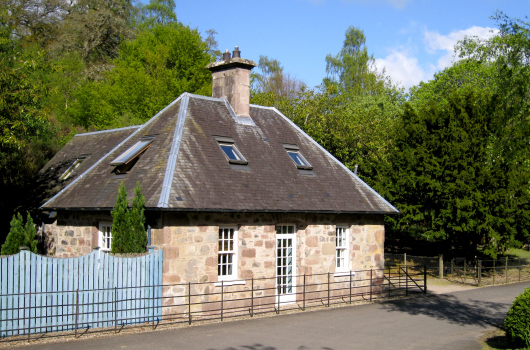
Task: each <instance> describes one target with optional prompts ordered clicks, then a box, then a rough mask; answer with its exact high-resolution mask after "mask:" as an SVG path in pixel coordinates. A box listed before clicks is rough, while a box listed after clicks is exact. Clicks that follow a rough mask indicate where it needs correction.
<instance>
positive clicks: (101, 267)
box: [0, 250, 162, 337]
mask: <svg viewBox="0 0 530 350" xmlns="http://www.w3.org/2000/svg"><path fill="white" fill-rule="evenodd" d="M0 281H1V284H0V337H6V336H13V335H23V334H26V335H27V334H31V333H44V332H56V331H66V330H73V329H82V328H85V329H86V328H98V327H114V326H120V327H121V326H122V325H126V324H131V323H139V322H158V321H159V320H160V318H161V315H162V304H161V300H162V299H161V297H162V287H161V285H162V250H157V251H153V252H151V253H149V254H147V255H144V256H140V257H133V258H125V257H114V256H110V255H108V254H106V253H103V252H100V251H97V250H95V251H93V252H91V253H89V254H87V255H85V256H81V257H78V258H48V257H44V256H40V255H37V254H33V253H30V252H29V251H21V252H20V253H18V254H16V255H12V256H8V257H3V258H0Z"/></svg>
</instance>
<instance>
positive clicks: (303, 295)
mask: <svg viewBox="0 0 530 350" xmlns="http://www.w3.org/2000/svg"><path fill="white" fill-rule="evenodd" d="M302 299H303V301H302V305H303V310H304V311H305V273H304V289H303V294H302Z"/></svg>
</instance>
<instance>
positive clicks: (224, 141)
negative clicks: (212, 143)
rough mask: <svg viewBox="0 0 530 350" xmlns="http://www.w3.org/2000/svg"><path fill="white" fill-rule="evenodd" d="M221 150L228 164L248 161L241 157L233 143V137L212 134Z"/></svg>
mask: <svg viewBox="0 0 530 350" xmlns="http://www.w3.org/2000/svg"><path fill="white" fill-rule="evenodd" d="M214 138H215V140H217V143H218V144H219V147H220V148H221V150H222V151H223V154H224V156H225V157H226V159H227V160H228V163H230V164H239V165H247V164H248V161H247V160H246V159H245V157H243V155H242V154H241V152H240V151H239V149H237V147H236V145H235V141H234V139H232V138H230V137H223V136H214Z"/></svg>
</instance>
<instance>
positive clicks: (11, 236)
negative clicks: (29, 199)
mask: <svg viewBox="0 0 530 350" xmlns="http://www.w3.org/2000/svg"><path fill="white" fill-rule="evenodd" d="M27 214H28V215H27V218H26V223H25V224H24V219H23V218H22V215H20V213H17V214H15V215H13V219H12V220H11V229H10V230H9V233H8V235H7V237H6V241H5V242H4V244H3V245H2V249H1V251H0V254H1V255H12V254H16V253H18V252H19V249H20V247H27V248H28V250H29V251H30V252H33V253H37V240H36V238H35V236H36V235H37V229H36V228H35V224H34V223H33V219H32V218H31V215H29V213H27Z"/></svg>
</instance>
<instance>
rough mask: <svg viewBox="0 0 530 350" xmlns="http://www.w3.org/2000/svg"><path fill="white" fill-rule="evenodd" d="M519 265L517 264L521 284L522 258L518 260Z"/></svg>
mask: <svg viewBox="0 0 530 350" xmlns="http://www.w3.org/2000/svg"><path fill="white" fill-rule="evenodd" d="M518 260H519V264H517V267H518V268H517V270H519V282H521V258H519V259H518Z"/></svg>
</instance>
